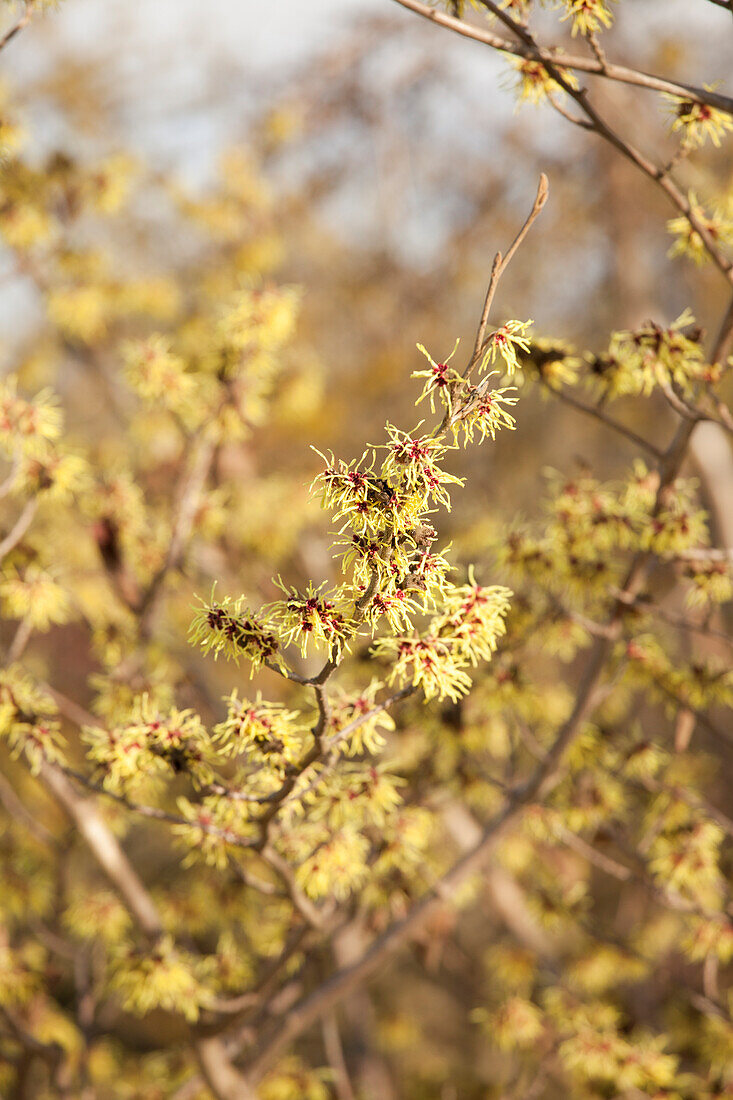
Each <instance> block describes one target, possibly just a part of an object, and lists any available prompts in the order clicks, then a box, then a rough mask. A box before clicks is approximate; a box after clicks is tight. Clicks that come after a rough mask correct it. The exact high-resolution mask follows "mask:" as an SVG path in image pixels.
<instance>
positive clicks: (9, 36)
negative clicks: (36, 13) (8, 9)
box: [0, 0, 33, 50]
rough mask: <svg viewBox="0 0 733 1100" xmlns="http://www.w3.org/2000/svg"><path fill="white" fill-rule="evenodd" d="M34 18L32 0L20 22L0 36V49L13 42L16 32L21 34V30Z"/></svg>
mask: <svg viewBox="0 0 733 1100" xmlns="http://www.w3.org/2000/svg"><path fill="white" fill-rule="evenodd" d="M32 18H33V3H32V0H31V2H29V3H28V4H26V9H25V11H24V12H23V14H22V15H21V17H20V19H19V20H18V22H17V23H16V24H15V26H13V27H11V28H10V30H9V31H6V33H5V34H4V35H3V37H2V38H0V50H4V49H5V47H6V46H7V44H8V42H12V40H13V39H14V38H15V36H16V34H20V32H21V31H22V30H23V28H24V27H27V26H28V24H29V23H30V21H31V19H32Z"/></svg>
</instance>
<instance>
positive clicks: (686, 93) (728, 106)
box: [396, 0, 733, 115]
mask: <svg viewBox="0 0 733 1100" xmlns="http://www.w3.org/2000/svg"><path fill="white" fill-rule="evenodd" d="M396 2H397V3H398V4H401V5H402V7H403V8H408V9H409V10H410V11H412V12H415V14H416V15H421V16H422V17H423V18H425V19H428V20H429V21H430V22H431V23H436V24H437V25H438V26H441V27H445V28H446V29H447V30H451V31H454V32H455V33H456V34H460V35H462V36H463V37H464V38H471V39H473V40H474V41H475V42H481V43H482V44H483V45H486V46H490V47H491V48H492V49H494V50H499V51H500V52H501V53H508V54H512V55H513V56H514V57H523V58H525V59H526V60H529V61H539V62H541V63H542V64H543V65H545V66H547V65H559V66H560V67H561V68H563V69H572V70H574V71H575V72H582V73H589V74H591V75H593V76H601V77H605V78H606V79H608V80H613V81H617V82H619V83H622V84H632V85H634V86H636V87H639V88H646V89H648V90H649V91H653V92H666V93H668V94H669V95H676V96H679V97H680V98H682V99H689V100H691V102H693V103H707V104H708V105H709V106H711V107H715V108H716V109H717V110H719V111H725V113H726V114H729V115H733V98H731V97H730V96H727V95H722V94H720V93H719V92H714V91H710V90H708V89H707V88H698V87H696V86H695V85H692V84H681V83H678V82H676V81H674V80H668V79H666V78H665V77H659V76H655V75H653V74H652V73H645V72H642V71H641V70H639V69H630V68H627V67H626V66H624V65H614V64H611V63H609V62H608V61H606V62H605V64H604V63H602V62H601V61H599V60H598V58H589V57H582V56H580V55H578V54H567V53H562V52H560V51H558V50H555V49H550V48H544V47H539V46H536V45H534V46H533V45H528V44H527V43H526V42H513V41H512V40H511V39H508V38H502V37H500V36H499V35H498V34H494V33H493V32H492V31H489V30H484V29H483V28H479V27H474V26H472V25H471V24H470V23H466V22H464V21H463V20H461V19H456V18H455V17H454V16H451V15H447V14H446V13H445V12H442V11H438V10H436V9H435V8H431V7H430V6H429V5H428V4H425V3H423V2H422V0H396ZM712 2H713V3H718V2H721V3H722V0H712ZM724 6H727V5H724ZM520 25H521V24H520Z"/></svg>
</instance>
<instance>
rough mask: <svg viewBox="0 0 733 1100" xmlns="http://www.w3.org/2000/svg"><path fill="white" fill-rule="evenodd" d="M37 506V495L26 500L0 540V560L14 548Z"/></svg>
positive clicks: (28, 525) (31, 520)
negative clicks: (0, 540)
mask: <svg viewBox="0 0 733 1100" xmlns="http://www.w3.org/2000/svg"><path fill="white" fill-rule="evenodd" d="M37 508H38V498H37V497H31V499H30V500H29V501H26V505H25V507H24V508H23V511H22V512H21V513H20V515H19V516H18V518H17V520H16V521H15V523H14V524H13V526H12V528H11V529H10V531H8V533H7V535H6V536H5V538H4V539H3V540H2V542H0V561H2V560H3V558H5V557H7V556H8V554H9V553H10V551H11V550H14V549H15V547H16V546H17V545H18V543H19V542H20V540H21V539H22V538H23V535H24V534H25V533H26V531H27V530H28V528H29V527H30V525H31V523H32V522H33V517H34V516H35V514H36V509H37Z"/></svg>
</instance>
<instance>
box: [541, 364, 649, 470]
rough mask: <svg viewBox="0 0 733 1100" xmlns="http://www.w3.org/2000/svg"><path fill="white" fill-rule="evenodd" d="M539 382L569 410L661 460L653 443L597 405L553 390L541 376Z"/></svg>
mask: <svg viewBox="0 0 733 1100" xmlns="http://www.w3.org/2000/svg"><path fill="white" fill-rule="evenodd" d="M540 381H541V382H542V385H543V386H545V388H546V389H547V390H548V391H549V392H550V393H551V394H554V396H555V397H559V398H560V400H561V401H564V402H565V404H566V405H570V407H571V408H573V409H577V410H578V412H582V413H584V414H585V415H586V416H592V417H593V418H594V420H599V421H600V422H601V424H605V425H606V427H607V428H611V429H612V430H613V431H614V432H618V434H619V435H623V436H624V437H625V438H626V439H628V440H629V441H630V442H631V443H634V444H635V445H636V446H637V447H640V448H641V449H642V450H644V451H647V452H648V453H649V454H651V455H654V457H655V458H656V459H661V457H662V451H661V450H660V449H659V447H656V446H655V445H654V444H653V443H650V442H649V440H648V439H644V437H643V436H641V435H638V434H637V433H636V432H635V431H633V430H632V429H631V428H628V427H627V426H626V425H625V424H622V423H621V421H620V420H615V419H614V418H613V417H612V416H609V415H608V413H607V412H604V411H603V409H602V408H600V407H599V406H598V405H587V404H586V403H585V402H584V401H581V400H580V398H578V397H575V396H573V394H571V393H569V392H568V391H567V390H558V389H555V387H554V386H551V385H550V384H549V383H548V382H546V381H545V379H544V378H542V376H540Z"/></svg>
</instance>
